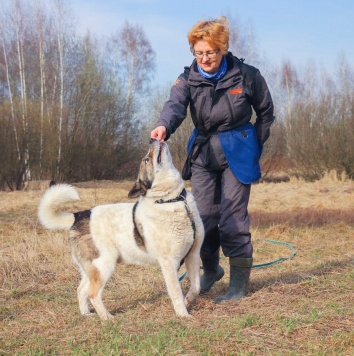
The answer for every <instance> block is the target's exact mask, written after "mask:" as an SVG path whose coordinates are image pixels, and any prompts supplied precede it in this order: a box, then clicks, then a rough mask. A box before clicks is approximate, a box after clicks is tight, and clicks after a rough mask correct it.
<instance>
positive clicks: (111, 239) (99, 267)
mask: <svg viewBox="0 0 354 356" xmlns="http://www.w3.org/2000/svg"><path fill="white" fill-rule="evenodd" d="M128 197H129V198H138V199H137V201H136V202H135V203H117V204H108V205H100V206H96V207H94V208H92V209H91V210H84V211H79V212H75V213H69V212H63V211H61V210H60V209H62V208H61V207H62V205H63V204H66V203H70V202H74V201H77V200H79V195H78V192H77V190H76V189H75V188H74V187H73V186H71V185H68V184H56V185H53V186H52V187H50V188H49V189H48V190H47V191H46V192H45V194H44V196H43V197H42V199H41V201H40V204H39V208H38V217H39V221H40V223H41V224H42V225H43V226H44V227H45V228H47V229H51V230H69V243H70V247H71V252H72V257H73V260H74V262H75V263H76V265H77V266H78V268H79V271H80V273H81V282H80V284H79V287H78V289H77V297H78V301H79V309H80V312H81V314H82V315H91V314H93V313H91V312H90V307H89V301H90V302H91V304H92V306H93V307H94V309H95V310H96V312H97V314H98V315H99V317H100V318H101V319H103V320H107V319H110V318H112V317H113V316H112V315H111V314H110V312H109V311H108V310H107V308H106V307H105V305H104V304H103V302H102V292H103V289H104V287H105V285H106V283H107V281H108V280H109V279H110V277H111V276H112V273H113V272H114V269H115V266H116V264H117V263H128V264H136V265H145V266H149V265H151V266H160V268H161V270H162V274H163V277H164V280H165V284H166V287H167V291H168V294H169V297H170V298H171V301H172V304H173V307H174V310H175V313H176V315H177V316H182V317H188V316H190V314H189V313H188V310H187V308H188V307H189V306H190V305H191V304H192V303H193V302H194V301H195V300H196V298H197V296H198V295H199V292H200V276H199V270H200V267H199V263H200V248H201V245H202V242H203V239H204V227H203V223H202V221H201V218H200V215H199V212H198V209H197V206H196V203H195V200H194V197H193V195H192V193H190V192H189V191H186V189H185V186H184V182H183V180H182V178H181V175H180V173H179V172H178V170H177V169H176V168H175V166H174V165H173V163H172V158H171V153H170V151H169V148H168V145H167V144H166V143H165V142H159V141H157V140H155V139H151V141H150V147H149V151H148V153H147V154H146V156H145V157H144V158H143V159H142V161H141V163H140V169H139V174H138V179H137V180H136V182H135V183H134V185H133V187H132V189H131V190H130V192H129V194H128ZM183 261H184V263H185V266H186V270H187V275H188V277H189V280H190V288H189V290H188V293H187V294H186V296H185V298H184V297H183V293H182V289H181V286H180V282H179V278H178V273H177V272H178V269H179V267H180V265H181V263H182V262H183Z"/></svg>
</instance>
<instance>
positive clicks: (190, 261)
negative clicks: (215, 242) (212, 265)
mask: <svg viewBox="0 0 354 356" xmlns="http://www.w3.org/2000/svg"><path fill="white" fill-rule="evenodd" d="M199 261H200V257H199V249H197V248H193V249H192V251H191V252H190V253H189V254H188V256H187V257H186V259H185V261H184V263H185V264H186V268H187V273H188V276H189V280H190V288H189V291H188V293H187V295H186V298H185V303H186V306H187V307H189V306H190V305H191V304H192V303H193V302H194V301H195V300H196V299H197V297H198V295H199V292H200V267H199Z"/></svg>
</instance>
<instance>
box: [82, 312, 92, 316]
mask: <svg viewBox="0 0 354 356" xmlns="http://www.w3.org/2000/svg"><path fill="white" fill-rule="evenodd" d="M81 315H82V316H94V315H96V314H95V313H91V312H85V313H82V314H81Z"/></svg>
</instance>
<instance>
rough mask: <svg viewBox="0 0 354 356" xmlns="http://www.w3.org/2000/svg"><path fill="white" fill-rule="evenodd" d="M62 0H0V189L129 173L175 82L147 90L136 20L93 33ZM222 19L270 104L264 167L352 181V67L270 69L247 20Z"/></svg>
mask: <svg viewBox="0 0 354 356" xmlns="http://www.w3.org/2000/svg"><path fill="white" fill-rule="evenodd" d="M68 4H69V3H65V2H64V1H60V0H55V1H54V0H53V1H35V2H33V1H19V0H17V1H10V0H9V1H5V2H4V3H3V4H2V12H1V17H0V40H1V41H0V48H1V50H0V189H21V188H22V187H23V185H24V183H25V182H26V181H29V180H42V179H54V180H56V181H66V182H77V181H86V180H94V179H125V178H135V175H136V172H137V169H138V164H139V162H140V160H141V158H142V157H143V155H144V154H145V151H146V150H147V147H148V138H149V133H150V130H151V128H152V127H153V124H154V122H155V121H156V119H157V117H158V115H159V112H160V110H161V107H162V105H163V103H164V101H165V100H166V99H167V98H168V95H169V88H170V85H169V82H172V81H173V80H174V79H175V78H166V86H165V87H160V88H151V84H150V83H151V80H152V79H153V74H154V69H155V65H156V64H155V52H154V50H153V48H152V46H151V44H150V42H149V40H148V38H147V37H146V35H145V33H144V31H143V29H142V28H141V26H139V25H138V24H137V25H132V24H130V23H129V22H125V23H122V24H118V25H117V30H116V32H115V34H112V35H111V36H110V37H109V38H106V39H104V40H102V39H101V40H100V41H99V40H98V39H97V38H96V37H95V35H93V34H87V35H86V36H79V35H78V34H77V32H76V29H75V25H74V20H73V16H72V14H71V12H70V8H69V7H68ZM229 20H230V30H231V41H230V50H231V51H232V52H233V53H234V54H236V55H237V56H239V57H245V58H246V63H249V64H251V65H254V66H257V67H258V68H259V69H260V70H261V72H262V74H263V75H264V76H265V77H266V79H267V82H268V84H269V86H270V89H271V92H272V95H273V98H274V102H275V106H276V123H275V124H274V126H273V129H272V136H271V138H270V139H269V141H268V142H267V144H266V147H265V152H264V155H263V158H262V166H263V171H264V173H265V175H267V174H268V175H270V174H273V173H274V172H280V171H281V172H282V173H286V174H296V175H298V176H302V177H303V178H305V179H317V178H320V177H321V176H322V175H323V174H324V173H325V172H326V171H329V170H333V169H334V170H336V171H337V172H344V173H345V174H346V175H347V176H348V177H350V178H352V179H353V178H354V144H353V141H354V90H353V89H354V73H353V68H352V67H350V65H348V64H347V62H346V60H345V58H344V57H342V58H341V59H339V61H338V72H337V73H335V74H332V75H330V74H328V73H326V72H325V71H324V70H322V71H320V70H319V69H318V68H317V66H316V65H315V63H309V64H308V67H307V68H306V70H303V71H302V72H301V73H300V72H298V71H296V69H295V68H294V66H293V65H292V63H291V61H290V60H288V61H287V62H284V63H283V64H282V66H280V67H275V66H273V65H271V64H270V63H269V61H268V60H266V59H265V58H261V57H260V55H259V54H258V53H257V48H256V47H255V41H254V36H253V34H252V31H250V30H249V26H248V27H247V29H248V30H247V31H246V30H244V27H242V26H241V25H240V22H239V21H238V20H236V19H232V18H229ZM181 35H183V34H181ZM186 46H187V43H186ZM191 60H192V57H191ZM184 64H188V63H184ZM182 69H183V66H181V70H182ZM333 76H334V77H333ZM152 89H153V90H152ZM191 130H192V124H191V121H190V120H188V119H187V120H185V122H184V123H183V124H182V127H181V128H180V129H179V130H178V131H177V132H176V133H175V135H173V136H172V137H171V139H170V144H171V151H172V152H173V155H174V160H175V164H176V166H177V167H178V168H181V166H182V164H183V161H184V159H185V150H186V143H187V140H188V136H189V134H190V132H191Z"/></svg>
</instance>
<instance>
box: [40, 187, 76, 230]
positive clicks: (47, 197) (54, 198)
mask: <svg viewBox="0 0 354 356" xmlns="http://www.w3.org/2000/svg"><path fill="white" fill-rule="evenodd" d="M79 199H80V198H79V194H78V193H77V190H76V189H75V188H74V187H73V186H71V185H68V184H57V185H53V186H52V187H50V188H49V189H48V190H47V191H46V192H45V194H44V196H43V198H42V200H41V202H40V204H39V208H38V218H39V221H40V223H41V224H42V225H43V226H44V227H46V228H47V229H50V230H69V229H70V228H71V227H72V225H73V224H74V221H75V218H74V214H73V213H65V212H61V211H60V210H59V208H60V207H61V206H62V205H64V204H66V203H70V202H74V201H76V200H79Z"/></svg>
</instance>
